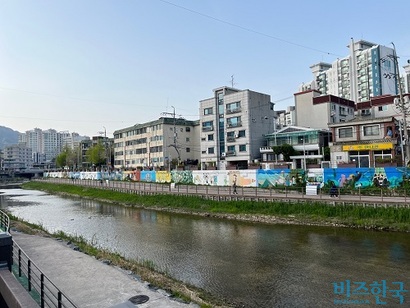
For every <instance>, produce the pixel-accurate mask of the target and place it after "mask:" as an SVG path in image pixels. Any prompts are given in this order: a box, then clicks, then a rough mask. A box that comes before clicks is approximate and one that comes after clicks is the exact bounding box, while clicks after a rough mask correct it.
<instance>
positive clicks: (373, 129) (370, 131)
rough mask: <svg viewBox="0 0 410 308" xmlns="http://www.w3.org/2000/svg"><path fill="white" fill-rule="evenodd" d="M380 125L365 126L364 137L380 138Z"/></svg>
mask: <svg viewBox="0 0 410 308" xmlns="http://www.w3.org/2000/svg"><path fill="white" fill-rule="evenodd" d="M379 135H380V125H368V126H363V136H379Z"/></svg>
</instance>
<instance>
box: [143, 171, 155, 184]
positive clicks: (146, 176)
mask: <svg viewBox="0 0 410 308" xmlns="http://www.w3.org/2000/svg"><path fill="white" fill-rule="evenodd" d="M140 180H141V181H143V182H155V181H156V172H155V171H141V178H140Z"/></svg>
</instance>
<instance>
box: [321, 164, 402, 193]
mask: <svg viewBox="0 0 410 308" xmlns="http://www.w3.org/2000/svg"><path fill="white" fill-rule="evenodd" d="M407 173H408V168H407V169H406V168H398V167H376V168H335V169H324V182H325V183H326V184H329V185H330V183H331V182H333V183H334V184H335V185H336V186H337V187H339V188H342V187H350V188H359V187H386V188H387V187H388V188H395V187H398V186H400V185H401V183H402V182H403V178H404V177H405V176H406V174H407Z"/></svg>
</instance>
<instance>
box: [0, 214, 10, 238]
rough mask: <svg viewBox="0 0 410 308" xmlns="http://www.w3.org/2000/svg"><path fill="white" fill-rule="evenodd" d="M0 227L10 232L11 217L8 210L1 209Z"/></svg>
mask: <svg viewBox="0 0 410 308" xmlns="http://www.w3.org/2000/svg"><path fill="white" fill-rule="evenodd" d="M0 229H1V230H4V232H7V233H10V218H9V215H7V213H6V212H4V211H2V210H0Z"/></svg>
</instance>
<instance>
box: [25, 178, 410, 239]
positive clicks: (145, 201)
mask: <svg viewBox="0 0 410 308" xmlns="http://www.w3.org/2000/svg"><path fill="white" fill-rule="evenodd" d="M24 188H27V189H38V190H43V191H47V192H50V193H56V194H69V195H76V196H80V197H84V198H90V199H95V200H104V201H109V202H112V203H117V204H119V205H126V206H134V207H143V208H151V209H155V210H164V211H173V212H180V213H189V214H196V215H202V216H212V217H220V218H228V219H238V220H246V221H253V222H263V223H286V224H301V225H303V224H308V225H323V226H340V227H353V228H366V229H377V230H391V231H403V232H409V231H410V209H409V208H403V207H399V208H396V207H387V208H384V207H378V208H374V207H363V206H358V205H344V206H342V205H337V206H332V205H328V204H325V203H322V202H313V203H308V202H297V203H289V202H280V201H278V202H253V201H223V202H221V201H214V200H205V199H202V198H200V197H186V196H172V197H170V196H169V195H161V194H158V195H154V196H141V195H134V194H127V193H121V192H115V191H110V190H104V189H98V188H89V187H80V186H75V185H69V184H53V183H44V182H29V183H26V184H24Z"/></svg>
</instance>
